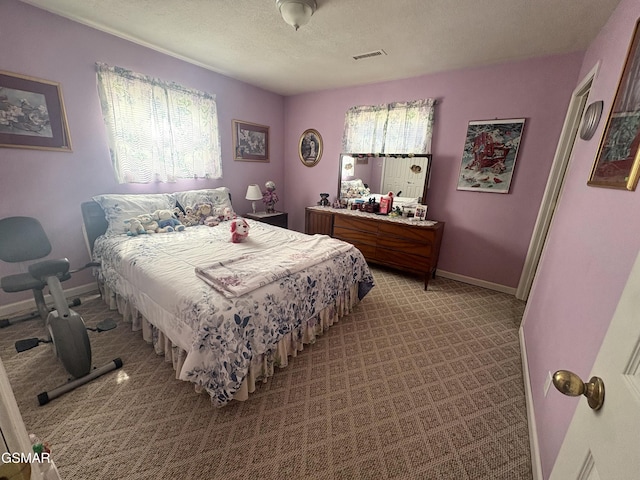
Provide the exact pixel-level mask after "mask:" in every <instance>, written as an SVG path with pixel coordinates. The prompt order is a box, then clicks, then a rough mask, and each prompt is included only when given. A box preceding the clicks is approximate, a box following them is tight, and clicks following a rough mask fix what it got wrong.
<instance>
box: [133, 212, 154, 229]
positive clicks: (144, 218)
mask: <svg viewBox="0 0 640 480" xmlns="http://www.w3.org/2000/svg"><path fill="white" fill-rule="evenodd" d="M136 218H137V219H138V221H139V222H140V224H141V225H142V228H144V231H145V232H147V233H156V230H158V222H156V221H155V220H154V219H153V216H152V215H151V214H150V213H143V214H141V215H138V216H137V217H136Z"/></svg>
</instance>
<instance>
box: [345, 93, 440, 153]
mask: <svg viewBox="0 0 640 480" xmlns="http://www.w3.org/2000/svg"><path fill="white" fill-rule="evenodd" d="M434 110H435V100H434V99H432V98H427V99H422V100H414V101H410V102H397V103H390V104H385V105H362V106H356V107H352V108H350V109H349V110H348V111H347V113H346V115H345V122H344V136H343V139H342V151H343V152H348V153H431V137H432V133H433V115H434Z"/></svg>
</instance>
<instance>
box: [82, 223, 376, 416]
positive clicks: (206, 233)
mask: <svg viewBox="0 0 640 480" xmlns="http://www.w3.org/2000/svg"><path fill="white" fill-rule="evenodd" d="M247 222H248V223H249V225H250V233H249V237H248V238H247V239H246V240H245V242H243V243H232V242H231V234H230V231H229V228H228V223H222V224H220V225H218V226H216V227H207V226H197V227H190V228H187V229H186V230H185V231H183V232H172V233H163V234H153V235H140V236H137V237H128V236H125V235H119V236H114V237H100V238H98V240H97V241H96V243H95V246H94V259H95V260H96V261H99V262H101V263H102V268H101V269H100V278H101V281H104V282H105V283H106V284H107V286H108V287H109V288H110V289H111V290H113V291H115V292H117V293H118V294H119V295H122V296H123V297H124V298H125V299H126V300H127V301H128V302H131V303H132V304H133V306H134V307H135V308H136V309H137V310H138V311H140V312H141V313H142V315H144V316H145V318H146V319H147V320H148V321H149V322H150V323H152V324H153V325H155V326H156V327H157V328H159V329H160V330H161V331H162V332H163V333H164V334H165V335H166V336H167V337H168V338H169V339H170V340H171V341H172V342H173V343H174V344H175V345H177V346H178V347H180V348H182V349H183V350H185V351H186V352H187V357H186V360H185V362H184V365H183V367H182V370H181V372H180V375H179V377H180V379H182V380H188V381H191V382H193V383H195V384H197V385H200V386H202V387H203V388H204V389H205V390H207V392H208V393H209V395H211V397H212V402H213V403H214V404H216V405H219V406H221V405H224V404H226V403H228V402H229V401H230V400H231V399H232V398H233V396H234V394H235V392H236V391H238V389H239V388H240V386H241V384H242V382H243V380H244V378H245V376H246V375H247V372H248V369H249V364H250V362H251V358H252V357H253V356H254V355H262V354H265V353H268V352H270V351H272V350H273V349H274V348H275V346H276V344H277V343H278V342H279V341H280V339H282V337H283V336H284V335H286V334H287V333H290V332H296V331H297V330H299V327H300V326H301V324H302V323H303V322H309V321H314V318H315V316H316V314H317V313H318V312H320V311H321V310H322V309H324V308H326V307H329V306H331V305H332V304H334V303H335V302H336V300H337V298H338V296H340V295H344V294H345V292H348V291H349V289H350V287H351V286H352V285H354V284H358V285H359V287H358V296H359V298H362V297H364V295H366V293H367V292H368V291H369V290H370V289H371V288H372V287H373V277H372V275H371V272H370V271H369V267H368V266H367V263H366V261H365V259H364V257H363V256H362V254H361V253H360V251H359V250H358V249H356V248H355V247H351V248H347V249H344V251H343V252H340V253H339V254H337V255H335V256H332V257H330V258H328V259H324V260H322V261H321V262H320V263H317V264H315V265H311V266H309V267H306V268H304V269H302V270H300V271H298V272H295V273H293V274H291V275H286V276H282V277H281V278H278V279H277V280H275V281H274V282H272V283H269V284H267V285H265V286H261V287H259V288H256V289H255V290H252V291H251V292H249V293H246V294H244V295H241V296H238V297H234V298H227V297H226V296H225V295H223V294H222V293H221V292H220V291H218V290H216V289H214V288H212V287H211V286H210V285H208V284H207V283H206V282H204V281H203V280H202V279H201V278H199V277H198V276H197V275H196V272H195V269H196V267H201V266H203V265H210V264H213V263H215V262H224V261H225V259H227V260H228V259H232V258H238V257H241V256H249V257H254V258H260V253H261V252H264V251H265V250H267V251H268V250H269V249H273V247H274V246H279V247H280V248H281V249H286V248H287V246H288V245H289V246H295V245H299V244H300V243H301V242H309V239H310V237H309V236H308V235H305V234H302V233H298V232H295V231H291V230H285V229H282V228H278V227H273V226H271V225H267V224H264V223H260V222H256V221H253V220H249V219H247ZM330 240H331V241H334V242H335V240H333V239H330ZM258 261H259V260H258ZM256 270H258V268H256Z"/></svg>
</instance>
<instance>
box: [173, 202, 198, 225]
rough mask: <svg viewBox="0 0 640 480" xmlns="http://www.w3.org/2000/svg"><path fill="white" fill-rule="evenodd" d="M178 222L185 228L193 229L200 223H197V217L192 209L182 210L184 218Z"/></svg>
mask: <svg viewBox="0 0 640 480" xmlns="http://www.w3.org/2000/svg"><path fill="white" fill-rule="evenodd" d="M178 218H179V217H178ZM180 221H181V222H182V224H183V225H184V226H185V227H193V226H194V225H200V222H199V221H198V217H197V216H196V214H195V211H194V208H193V207H185V208H184V218H180Z"/></svg>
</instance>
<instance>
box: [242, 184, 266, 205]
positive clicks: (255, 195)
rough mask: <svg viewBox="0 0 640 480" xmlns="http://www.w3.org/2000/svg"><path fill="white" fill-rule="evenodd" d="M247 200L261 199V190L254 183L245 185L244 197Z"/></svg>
mask: <svg viewBox="0 0 640 480" xmlns="http://www.w3.org/2000/svg"><path fill="white" fill-rule="evenodd" d="M244 198H246V199H247V200H254V201H255V200H262V190H260V187H259V186H258V185H256V184H255V183H254V184H252V185H249V186H248V187H247V195H246V196H245V197H244Z"/></svg>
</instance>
